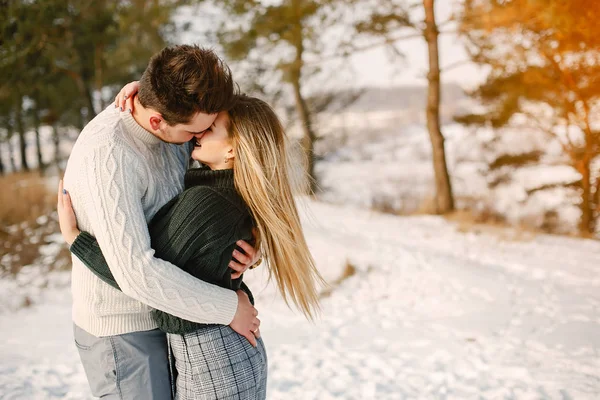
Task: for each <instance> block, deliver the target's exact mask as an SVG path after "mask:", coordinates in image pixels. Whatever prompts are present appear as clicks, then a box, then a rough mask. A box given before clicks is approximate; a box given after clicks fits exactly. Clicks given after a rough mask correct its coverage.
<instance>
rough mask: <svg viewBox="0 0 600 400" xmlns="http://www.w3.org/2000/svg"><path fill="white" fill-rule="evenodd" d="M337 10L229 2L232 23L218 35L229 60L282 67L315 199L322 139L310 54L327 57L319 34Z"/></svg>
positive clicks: (306, 3)
mask: <svg viewBox="0 0 600 400" xmlns="http://www.w3.org/2000/svg"><path fill="white" fill-rule="evenodd" d="M332 4H334V0H282V1H280V2H278V3H276V4H269V5H266V4H265V2H261V1H257V0H227V1H224V2H222V5H223V9H224V11H225V13H226V15H228V19H227V21H225V23H223V24H222V26H221V27H220V29H219V32H218V40H219V43H220V45H221V46H222V47H223V49H224V51H225V54H226V55H227V57H228V58H229V59H231V60H234V61H240V60H248V59H250V58H251V57H252V56H254V57H255V58H256V57H259V58H260V59H262V60H263V62H264V59H269V62H274V63H276V64H277V67H276V70H277V71H278V72H279V73H280V77H281V79H282V80H283V81H284V82H286V83H288V84H289V85H290V86H291V89H292V92H293V97H294V102H295V108H296V115H297V116H298V119H299V120H300V124H301V128H302V131H303V141H302V142H303V147H304V150H305V153H306V156H307V174H308V177H309V180H310V185H309V186H310V188H309V190H310V192H311V193H316V191H317V179H316V176H315V160H316V158H315V151H314V146H315V142H316V140H317V133H316V131H315V128H314V126H313V118H314V115H313V111H312V110H311V107H310V106H309V104H308V101H307V95H306V93H305V91H304V84H305V82H306V79H307V75H309V72H308V71H309V70H310V67H309V66H308V63H307V61H306V57H307V54H308V53H310V54H312V55H313V56H314V55H315V54H318V53H319V52H320V51H321V47H320V46H319V34H320V33H322V32H323V30H324V27H326V26H328V25H330V24H332V23H333V21H332V16H333V15H334V14H332V13H329V12H328V11H330V8H329V7H330V6H331V5H332ZM261 68H262V67H261ZM263 72H264V69H263Z"/></svg>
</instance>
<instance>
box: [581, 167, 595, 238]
mask: <svg viewBox="0 0 600 400" xmlns="http://www.w3.org/2000/svg"><path fill="white" fill-rule="evenodd" d="M577 171H578V172H579V173H580V174H581V203H580V204H579V208H580V209H581V220H580V221H579V231H580V232H581V233H582V234H584V235H590V234H592V233H594V209H593V206H592V182H591V179H590V178H591V174H590V163H589V161H587V160H585V159H583V160H581V161H580V162H579V163H578V164H577Z"/></svg>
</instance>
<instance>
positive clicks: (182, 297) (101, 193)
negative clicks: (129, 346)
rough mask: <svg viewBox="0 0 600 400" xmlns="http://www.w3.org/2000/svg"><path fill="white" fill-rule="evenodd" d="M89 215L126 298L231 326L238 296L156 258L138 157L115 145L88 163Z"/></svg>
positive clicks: (96, 153) (99, 150) (189, 317)
mask: <svg viewBox="0 0 600 400" xmlns="http://www.w3.org/2000/svg"><path fill="white" fill-rule="evenodd" d="M82 173H84V174H85V175H86V178H87V185H84V188H83V192H84V193H82V196H83V198H84V199H85V202H84V204H83V207H85V212H86V213H88V215H90V216H92V217H91V218H90V220H91V226H92V229H93V232H94V234H95V235H96V239H97V240H98V244H99V247H100V249H102V253H103V254H104V257H105V258H106V261H107V263H108V266H109V267H110V271H111V272H112V274H113V275H114V278H115V281H116V283H117V284H118V285H119V287H120V288H121V290H122V291H123V293H125V294H126V295H128V296H130V297H132V298H134V299H136V300H138V301H140V302H142V303H145V304H147V305H149V306H150V307H153V308H156V309H159V310H162V311H165V312H168V313H169V314H172V315H175V316H177V317H180V318H184V319H187V320H189V321H194V322H198V323H213V324H223V325H228V324H229V323H231V321H232V319H233V317H234V315H235V312H236V309H237V295H236V294H235V292H232V291H230V290H227V289H223V288H221V287H218V286H216V285H211V284H208V283H206V282H203V281H201V280H199V279H196V278H194V277H192V276H190V275H189V274H187V273H185V272H184V271H182V270H181V269H179V268H177V267H176V266H175V265H173V264H171V263H169V262H166V261H164V260H160V259H158V258H155V257H154V250H153V249H152V248H151V246H150V235H149V233H148V228H147V225H146V219H145V216H144V211H143V206H142V200H141V199H142V195H143V190H144V188H143V187H141V185H140V184H139V182H140V181H141V180H140V179H139V176H136V175H137V174H143V173H144V171H142V170H141V169H140V165H139V161H138V159H137V155H135V154H134V153H133V152H132V151H131V150H129V149H127V148H125V147H121V146H114V145H106V146H102V147H99V148H96V149H94V152H93V154H91V155H89V156H88V157H87V158H86V159H85V163H84V171H82Z"/></svg>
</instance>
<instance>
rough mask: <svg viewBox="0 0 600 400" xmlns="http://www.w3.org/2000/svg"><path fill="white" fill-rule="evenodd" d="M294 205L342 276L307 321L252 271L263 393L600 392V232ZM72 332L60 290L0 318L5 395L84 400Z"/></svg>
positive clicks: (518, 395) (331, 272)
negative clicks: (471, 225)
mask: <svg viewBox="0 0 600 400" xmlns="http://www.w3.org/2000/svg"><path fill="white" fill-rule="evenodd" d="M302 204H304V206H303V207H302V209H303V218H304V224H305V229H306V234H307V237H308V240H309V244H310V246H311V249H312V252H313V253H314V255H315V257H316V259H317V262H318V266H319V269H320V270H321V271H322V272H323V274H324V275H325V276H326V278H327V279H328V280H329V281H330V282H335V281H336V280H337V279H338V278H339V277H340V276H346V278H345V279H344V280H342V281H341V282H336V283H335V284H333V287H332V288H331V290H330V293H329V294H327V295H324V296H323V300H322V306H323V315H322V317H321V319H320V321H318V322H317V323H316V324H314V325H313V324H310V323H308V322H306V321H305V320H304V319H303V318H302V317H301V316H300V315H299V314H298V313H295V312H291V311H289V310H288V309H287V308H286V307H285V305H284V304H283V302H282V300H281V299H280V297H279V296H278V295H276V293H275V289H274V287H273V285H271V284H269V285H266V283H265V276H264V272H265V271H264V269H258V270H255V271H253V272H251V273H248V274H247V275H248V276H247V280H248V282H249V285H250V287H251V288H252V289H253V290H254V291H255V292H256V293H257V305H258V307H259V309H260V313H261V319H262V321H263V322H262V327H261V330H262V333H263V337H264V340H265V343H266V345H267V350H268V356H269V368H270V369H269V373H270V376H269V396H268V398H269V399H285V400H290V399H291V400H294V399H298V400H306V399H318V400H321V399H360V400H366V399H403V398H421V399H481V398H484V399H596V398H598V397H599V396H600V357H599V356H600V354H599V352H600V350H599V349H600V242H597V241H591V240H577V239H568V238H564V237H554V236H544V235H542V236H537V237H528V238H525V239H524V240H523V238H522V237H521V240H520V241H516V240H512V239H511V235H512V233H514V232H513V231H511V230H503V231H498V232H497V234H496V233H477V232H476V231H472V232H468V233H461V232H459V231H458V229H457V228H456V227H455V226H454V225H452V224H451V223H449V222H447V221H446V220H444V219H442V218H438V217H395V216H390V215H383V214H377V213H372V212H369V211H364V210H361V209H357V208H353V207H349V206H344V207H341V206H334V205H328V204H324V203H318V202H312V201H307V200H306V201H303V202H302ZM348 262H349V263H350V264H351V265H353V266H354V268H355V270H354V274H352V271H353V270H352V268H350V269H349V270H346V269H347V267H346V265H347V263H348ZM345 270H346V271H345ZM344 272H345V273H344ZM65 274H67V273H65V272H62V273H57V275H56V279H57V280H61V279H63V277H64V276H65ZM4 283H5V282H0V285H4ZM0 290H3V288H0ZM71 331H72V328H71V322H70V298H69V289H68V287H63V288H58V287H55V288H53V289H48V290H47V291H45V292H44V295H43V297H40V298H39V302H38V303H36V304H34V305H33V306H31V307H30V308H26V309H22V310H20V311H18V312H5V313H3V314H2V315H0V398H2V399H57V398H62V399H85V398H89V397H90V396H89V391H88V388H87V386H86V382H85V377H84V375H83V371H82V368H81V366H80V365H79V361H78V355H77V352H76V350H75V346H74V345H73V343H72V333H71Z"/></svg>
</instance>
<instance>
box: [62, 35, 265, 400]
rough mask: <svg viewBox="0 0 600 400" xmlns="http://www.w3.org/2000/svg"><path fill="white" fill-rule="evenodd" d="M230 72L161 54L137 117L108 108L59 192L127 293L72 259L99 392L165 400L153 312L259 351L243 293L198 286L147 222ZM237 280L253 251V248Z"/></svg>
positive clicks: (83, 333)
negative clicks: (221, 330)
mask: <svg viewBox="0 0 600 400" xmlns="http://www.w3.org/2000/svg"><path fill="white" fill-rule="evenodd" d="M233 95H234V83H233V80H232V77H231V72H230V70H229V68H228V67H227V66H226V65H225V64H224V63H223V62H222V61H221V60H220V59H219V58H218V57H217V56H216V55H215V54H214V53H213V52H212V51H209V50H205V49H202V48H199V47H197V46H187V45H184V46H174V47H170V48H165V49H163V50H162V51H161V52H159V53H158V54H156V55H155V56H154V57H153V58H152V59H151V60H150V63H149V65H148V68H147V69H146V71H145V72H144V74H143V76H142V78H141V81H140V90H139V94H138V100H136V108H135V112H134V113H127V112H126V113H121V112H119V110H118V109H116V108H114V107H112V106H110V107H109V108H107V109H106V110H104V111H103V112H101V113H100V114H99V115H98V116H97V117H96V118H94V120H92V121H91V122H90V123H89V124H88V125H87V126H86V127H85V128H84V130H83V131H82V132H81V134H80V136H79V138H78V139H77V142H76V143H75V146H74V147H73V150H72V153H71V156H70V158H69V161H68V164H67V169H66V171H65V178H64V186H65V189H67V190H68V191H69V194H70V197H71V200H72V202H73V208H74V210H75V212H76V214H77V221H78V224H79V227H80V228H81V229H82V230H85V231H88V232H90V233H91V234H92V235H94V236H95V237H96V238H97V240H98V244H99V245H100V248H101V250H102V253H103V254H104V256H105V258H106V260H107V262H108V264H109V267H110V269H111V271H112V273H113V275H114V277H115V279H116V281H117V282H118V284H119V286H120V287H121V289H122V292H120V291H118V290H116V289H114V288H112V287H111V286H109V285H108V284H106V283H104V282H103V281H102V280H100V279H99V278H98V277H96V275H94V274H93V273H92V272H91V271H90V270H89V269H88V268H87V267H85V266H84V265H83V263H82V262H81V261H80V260H79V259H77V258H76V257H73V273H72V293H73V322H74V336H75V342H76V345H77V347H78V350H79V354H80V357H81V361H82V363H83V366H84V369H85V372H86V375H87V378H88V382H89V384H90V387H91V389H92V393H93V394H94V395H95V396H98V397H103V398H115V399H144V400H150V399H160V400H164V399H169V398H170V397H171V386H170V381H169V374H168V361H167V342H166V337H165V335H164V334H163V333H162V332H160V331H158V330H157V329H156V324H155V322H154V320H153V319H152V316H151V310H152V308H157V309H160V310H162V311H165V312H167V313H169V314H173V315H175V316H178V317H181V318H184V319H187V320H190V321H194V322H198V323H213V324H223V325H230V326H231V327H232V328H233V329H234V330H235V331H236V332H238V333H240V334H241V335H243V336H245V337H247V338H248V340H250V341H251V342H252V343H253V344H254V345H256V342H255V337H254V334H253V333H252V332H256V334H257V335H258V326H259V324H260V321H259V320H258V319H257V318H256V315H257V311H256V310H255V309H254V307H253V306H252V305H251V304H250V302H249V300H248V297H247V295H246V294H245V293H244V292H242V291H238V292H237V293H236V292H233V291H230V290H227V289H223V288H220V287H218V286H215V285H211V284H208V283H205V282H202V281H200V280H197V279H195V278H193V277H192V276H190V275H188V274H187V273H185V272H183V271H182V270H181V269H179V268H177V267H176V266H174V265H172V264H170V263H168V262H165V261H163V260H160V259H157V258H155V257H154V251H153V250H152V248H151V247H150V238H149V234H148V229H147V223H148V221H149V220H150V219H151V218H152V217H153V215H154V214H155V213H156V212H157V211H158V209H159V208H160V207H161V206H163V205H164V204H165V203H166V202H167V201H169V200H170V199H171V198H173V197H174V196H175V195H176V194H177V193H179V192H180V191H181V190H182V189H183V176H184V172H185V170H186V167H187V162H188V160H189V153H190V150H191V148H190V145H189V143H188V142H189V141H190V140H191V139H192V138H193V137H194V136H195V135H199V134H201V133H202V132H203V131H204V130H206V129H207V128H209V127H210V126H211V124H212V123H213V121H214V120H215V118H216V116H217V113H218V112H219V111H222V110H227V109H228V108H229V107H230V105H231V102H232V99H233ZM243 248H244V249H246V252H247V253H249V254H248V256H244V257H242V258H243V260H241V259H240V257H239V256H236V258H237V259H238V261H241V262H244V261H246V262H245V265H243V266H242V267H241V272H243V270H245V268H247V267H248V266H249V265H251V264H252V262H253V261H254V259H255V258H256V252H255V251H254V250H253V249H252V248H251V246H249V245H248V244H244V245H243Z"/></svg>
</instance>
